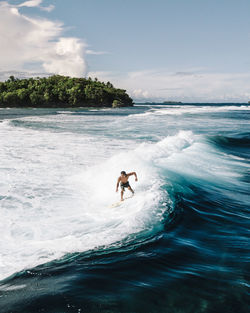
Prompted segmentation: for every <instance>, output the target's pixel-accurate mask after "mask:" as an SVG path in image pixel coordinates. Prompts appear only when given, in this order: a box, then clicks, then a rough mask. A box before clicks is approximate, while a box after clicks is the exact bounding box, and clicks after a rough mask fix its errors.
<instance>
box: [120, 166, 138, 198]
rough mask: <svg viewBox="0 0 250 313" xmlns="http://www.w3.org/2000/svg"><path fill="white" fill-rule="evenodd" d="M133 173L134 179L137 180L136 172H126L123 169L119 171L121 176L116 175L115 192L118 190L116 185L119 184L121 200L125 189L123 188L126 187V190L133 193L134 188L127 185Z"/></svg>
mask: <svg viewBox="0 0 250 313" xmlns="http://www.w3.org/2000/svg"><path fill="white" fill-rule="evenodd" d="M132 175H134V176H135V181H138V178H137V175H136V172H131V173H128V174H127V173H126V172H125V171H122V172H121V176H120V177H118V180H117V184H116V192H118V187H119V184H120V185H121V201H123V193H124V191H125V188H128V190H130V191H131V192H132V193H133V194H134V190H133V189H132V188H131V186H130V185H129V181H128V179H129V177H130V176H132Z"/></svg>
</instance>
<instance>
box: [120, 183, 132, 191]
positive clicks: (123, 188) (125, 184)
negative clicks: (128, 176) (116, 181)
mask: <svg viewBox="0 0 250 313" xmlns="http://www.w3.org/2000/svg"><path fill="white" fill-rule="evenodd" d="M128 187H130V185H129V182H128V181H127V182H126V183H121V188H122V190H123V191H124V190H125V188H128Z"/></svg>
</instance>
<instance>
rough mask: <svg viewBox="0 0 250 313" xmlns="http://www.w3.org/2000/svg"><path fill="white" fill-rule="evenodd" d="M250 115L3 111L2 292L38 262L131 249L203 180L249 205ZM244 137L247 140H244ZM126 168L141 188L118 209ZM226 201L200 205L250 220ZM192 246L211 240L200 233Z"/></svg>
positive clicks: (208, 108)
mask: <svg viewBox="0 0 250 313" xmlns="http://www.w3.org/2000/svg"><path fill="white" fill-rule="evenodd" d="M249 113H250V106H249V105H246V104H241V105H236V104H232V105H230V104H225V105H219V106H218V105H199V106H197V105H171V106H167V105H155V106H153V105H135V106H134V107H133V108H123V109H118V110H117V109H84V108H82V109H81V108H80V109H71V110H70V109H69V110H67V109H63V110H62V109H1V110H0V119H1V122H0V137H1V145H0V159H1V166H0V177H1V179H0V200H1V202H0V204H1V206H0V216H1V218H0V233H1V238H0V280H1V281H2V287H1V288H0V291H1V290H3V292H7V291H8V292H10V290H11V289H8V288H10V286H13V285H14V287H13V290H18V289H19V288H22V289H23V288H24V289H25V288H29V287H28V286H29V284H28V283H27V282H25V283H22V284H21V283H16V282H15V283H13V284H12V283H11V282H12V280H13V279H14V280H16V279H17V277H22V275H27V273H32V271H34V269H35V268H36V267H38V268H39V266H45V267H46V266H49V264H52V265H51V266H52V267H54V265H53V264H54V263H53V262H59V263H60V262H66V263H67V262H68V261H67V260H71V259H72V257H73V258H74V257H75V256H76V258H77V256H79V255H84V253H90V254H92V253H107V254H108V253H109V251H117V253H120V252H119V251H123V253H124V251H126V253H128V254H129V251H132V250H133V249H135V247H138V246H140V244H141V245H142V246H143V244H144V243H145V244H146V243H147V242H151V241H152V240H153V241H154V240H156V238H159V237H160V236H161V235H162V234H163V233H165V232H166V229H168V225H172V224H171V223H172V222H171V221H173V220H175V221H177V220H178V221H177V222H175V223H177V225H179V226H180V225H181V222H180V221H179V218H176V216H180V215H181V214H182V213H180V212H183V210H184V209H183V207H182V208H180V203H181V201H182V198H185V197H187V198H190V197H192V196H194V199H193V200H192V201H197V202H196V204H199V203H201V202H202V201H204V199H203V200H200V201H198V200H197V197H196V196H195V192H196V191H195V190H196V189H195V188H194V186H196V188H203V192H204V194H203V195H204V196H205V193H206V192H208V193H212V194H213V196H211V197H212V198H214V197H215V195H217V194H220V195H222V194H223V197H228V199H231V201H237V205H238V206H239V207H244V208H246V207H247V205H248V204H249V202H248V201H249V194H248V192H247V190H248V187H249V185H248V184H249V183H248V180H247V179H246V173H249V171H250V168H249V162H248V157H249V156H248V155H247V152H246V150H244V149H246V148H248V141H247V140H248V136H249V132H250V126H249ZM237 140H238V141H237ZM240 140H241V141H240ZM242 140H243V141H244V140H246V142H247V143H246V142H245V141H244V144H243V145H242V146H240V143H241V142H242ZM234 142H235V143H236V144H237V148H238V150H237V151H234ZM122 170H125V171H127V172H130V171H136V173H137V175H138V182H135V181H134V178H133V177H132V178H130V184H131V186H132V188H133V189H134V190H135V196H134V197H133V198H131V199H128V200H126V201H124V203H122V204H121V205H120V206H119V207H113V208H112V207H111V205H112V203H114V202H117V201H119V199H120V193H116V192H115V188H116V181H117V178H118V176H119V174H120V172H121V171H122ZM219 190H220V191H219ZM222 190H223V191H222ZM237 192H239V193H240V195H237ZM128 195H129V191H126V196H128ZM198 195H199V196H201V195H202V192H199V193H198ZM212 198H211V199H212ZM218 199H219V198H218ZM218 199H217V200H215V202H216V203H217V205H218V210H219V211H218V212H217V213H215V212H213V210H211V212H206V213H204V212H203V213H202V212H200V211H199V209H197V208H196V210H198V211H197V212H199V215H201V216H203V217H204V215H206V220H207V219H211V218H213V217H216V216H217V217H218V215H220V214H221V212H223V210H224V211H227V214H228V215H230V214H231V215H235V216H238V217H239V218H240V219H242V218H244V223H246V221H247V219H246V218H247V217H246V216H247V214H246V212H245V211H244V210H243V211H241V210H240V209H237V210H235V211H232V212H231V211H230V212H229V211H228V210H227V209H226V208H225V207H223V202H222V200H221V199H220V200H218ZM225 201H226V202H225V203H229V202H230V201H229V200H225ZM204 203H205V202H204ZM220 205H221V207H220ZM194 206H195V205H194ZM178 212H179V213H178ZM227 218H229V217H227ZM171 227H172V226H171ZM171 227H170V231H171ZM182 227H184V228H185V227H187V226H185V225H184V226H182ZM240 227H242V225H241V226H239V229H240ZM188 228H191V229H192V226H191V225H189V226H188ZM167 233H168V235H169V234H171V232H170V233H169V231H167ZM177 238H178V236H177ZM182 240H185V239H183V238H182V239H181V237H179V243H178V246H180V245H181V244H182ZM186 240H187V239H186ZM185 244H187V245H188V246H196V249H199V248H198V247H200V248H201V249H202V246H203V245H202V243H201V242H200V239H199V238H197V237H195V238H192V239H190V241H189V242H186V243H185ZM128 247H129V248H128ZM203 248H204V249H205V250H206V253H208V254H211V253H212V252H211V251H210V249H211V247H207V249H206V247H204V246H203ZM178 249H179V248H178ZM205 250H204V251H205ZM101 251H102V252H101ZM157 251H158V250H154V252H152V254H151V255H154V256H156V255H157ZM171 251H172V250H171ZM173 251H174V249H173ZM209 251H210V252H209ZM241 257H242V258H244V257H245V256H243V255H241ZM65 260H66V261H65ZM55 264H56V263H55ZM207 266H209V264H207ZM214 266H215V265H214ZM196 270H197V269H196ZM196 270H194V269H192V270H190V269H186V270H185V271H187V272H189V273H194V272H196ZM224 270H225V269H224ZM197 271H198V270H197ZM203 271H204V272H203V274H204V273H205V272H206V270H204V268H203ZM226 271H227V270H226ZM73 274H74V273H72V275H73ZM179 275H180V274H179V273H178V275H177V274H176V273H175V275H174V276H175V277H177V276H178V277H179ZM194 275H197V273H196V274H194ZM172 279H173V278H172ZM150 284H152V282H151V283H150ZM157 285H158V283H157ZM18 286H19V287H18ZM20 286H21V287H20ZM138 286H139V285H138ZM88 300H89V299H88ZM19 301H20V300H19ZM72 301H73V300H72ZM82 301H83V302H84V301H85V300H82ZM89 301H90V300H89ZM95 301H96V300H95ZM80 303H81V302H79V303H78V308H79V307H80ZM19 304H20V302H19ZM59 311H60V310H59V308H58V312H59ZM93 311H94V309H93ZM114 311H116V310H114ZM117 311H119V310H117ZM48 312H49V310H48ZM53 312H54V311H53ZM55 312H57V310H56V309H55ZM72 312H73V311H72ZM159 312H160V309H159ZM204 312H205V311H204Z"/></svg>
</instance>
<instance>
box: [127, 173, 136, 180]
mask: <svg viewBox="0 0 250 313" xmlns="http://www.w3.org/2000/svg"><path fill="white" fill-rule="evenodd" d="M127 175H128V176H132V175H135V181H137V180H138V178H137V174H136V172H131V173H128V174H127Z"/></svg>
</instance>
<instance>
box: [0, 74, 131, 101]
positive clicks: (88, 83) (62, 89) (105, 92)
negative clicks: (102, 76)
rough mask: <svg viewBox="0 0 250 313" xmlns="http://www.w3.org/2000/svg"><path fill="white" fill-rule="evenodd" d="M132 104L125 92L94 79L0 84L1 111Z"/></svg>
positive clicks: (57, 78)
mask: <svg viewBox="0 0 250 313" xmlns="http://www.w3.org/2000/svg"><path fill="white" fill-rule="evenodd" d="M132 105H133V100H132V99H131V98H130V97H129V95H128V94H127V93H126V90H124V89H117V88H114V86H113V85H112V84H111V83H110V82H107V83H104V82H100V81H99V80H98V79H97V78H95V79H94V80H93V79H91V78H71V77H68V76H61V75H53V76H50V77H42V78H39V77H37V78H28V79H18V78H15V77H14V76H10V78H9V79H8V80H7V81H5V82H0V107H124V106H132Z"/></svg>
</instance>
